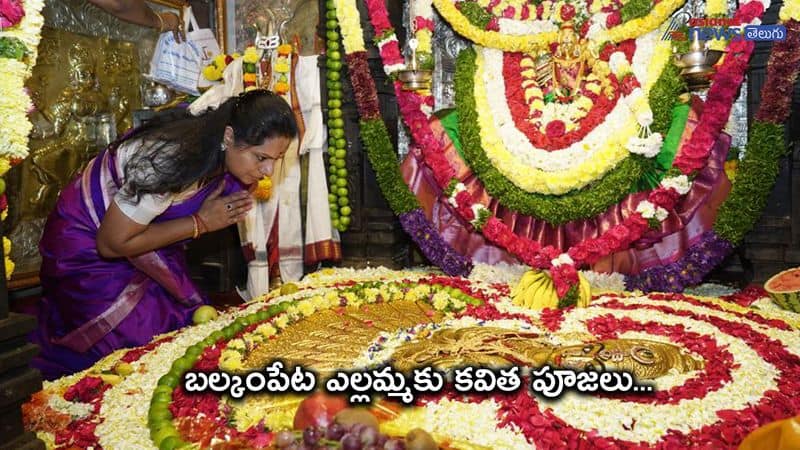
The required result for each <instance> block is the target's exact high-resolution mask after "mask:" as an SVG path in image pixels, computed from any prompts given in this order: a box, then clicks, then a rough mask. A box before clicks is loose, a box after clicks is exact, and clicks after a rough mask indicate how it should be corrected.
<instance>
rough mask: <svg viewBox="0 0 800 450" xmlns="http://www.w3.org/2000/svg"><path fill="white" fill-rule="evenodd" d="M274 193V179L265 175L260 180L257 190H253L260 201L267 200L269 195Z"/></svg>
mask: <svg viewBox="0 0 800 450" xmlns="http://www.w3.org/2000/svg"><path fill="white" fill-rule="evenodd" d="M271 195H272V179H271V178H270V177H264V178H262V179H260V180H258V186H256V190H255V192H253V196H255V198H256V200H260V201H262V202H263V201H267V200H269V197H270V196H271Z"/></svg>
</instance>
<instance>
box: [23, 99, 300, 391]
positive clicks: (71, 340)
mask: <svg viewBox="0 0 800 450" xmlns="http://www.w3.org/2000/svg"><path fill="white" fill-rule="evenodd" d="M296 134H297V125H296V123H295V121H294V116H293V114H292V111H291V108H290V107H289V105H288V103H286V101H285V100H283V99H282V98H280V97H278V96H276V95H274V94H272V93H271V92H268V91H253V92H249V93H247V94H243V95H241V96H239V97H234V98H232V99H229V100H227V101H226V102H225V103H223V104H222V105H220V107H219V108H217V109H216V110H213V111H208V112H206V113H204V114H203V115H201V116H198V117H192V116H188V115H186V116H184V117H181V118H178V119H177V120H175V119H173V120H169V121H167V120H164V121H161V122H152V123H149V124H148V125H146V126H145V127H142V128H140V129H137V130H135V131H133V132H132V133H130V134H129V135H126V136H125V137H123V138H122V139H121V140H120V141H118V142H116V143H114V144H112V145H111V146H109V148H107V149H105V150H103V151H102V152H101V153H100V154H99V155H98V156H97V157H95V158H94V159H93V160H92V161H91V162H90V163H89V164H88V166H87V168H86V169H85V170H84V171H83V172H82V173H81V174H79V175H78V176H77V177H76V179H75V180H73V182H72V183H71V184H69V185H68V186H66V187H65V188H64V189H63V191H62V192H61V195H60V197H59V199H58V203H57V205H56V207H55V209H54V210H53V211H52V212H51V214H50V216H49V217H48V220H47V224H46V225H45V229H44V234H43V236H42V240H41V242H40V245H39V249H40V252H41V254H42V267H41V273H40V278H41V285H42V301H41V304H40V311H39V326H38V329H37V330H36V331H35V332H34V333H32V335H31V339H32V341H33V342H34V343H36V344H38V345H39V346H40V347H41V352H40V354H39V355H38V356H37V357H36V358H35V359H34V361H33V365H34V366H35V367H37V368H38V369H39V370H41V371H42V374H43V376H44V377H45V379H54V378H57V377H60V376H63V375H65V374H69V373H73V372H76V371H79V370H83V369H85V368H87V367H89V366H91V365H92V364H94V363H95V362H96V361H97V360H99V359H100V358H102V357H103V356H105V355H108V354H109V353H111V352H113V351H115V350H117V349H120V348H125V347H135V346H139V345H144V344H146V343H148V342H149V341H150V340H151V339H152V338H153V336H154V335H157V334H161V333H165V332H168V331H171V330H175V329H177V328H180V327H183V326H185V325H188V324H189V323H190V321H191V317H192V314H193V312H194V310H195V309H197V308H198V307H199V306H200V305H202V304H205V303H207V300H206V298H205V297H204V296H203V294H201V293H200V292H199V291H198V290H197V288H196V287H195V286H194V284H193V283H192V281H191V279H190V277H189V274H188V270H187V266H186V260H185V253H184V248H185V244H186V242H188V240H189V239H192V238H196V237H197V236H199V235H200V234H202V233H204V232H211V231H216V230H219V229H221V228H224V227H227V226H229V225H232V224H234V223H236V222H238V221H240V220H242V219H243V218H244V217H245V215H246V214H247V211H248V210H249V209H250V208H251V206H252V200H251V198H250V194H249V192H248V190H247V187H248V186H249V185H252V184H254V183H256V182H257V181H258V180H259V179H261V178H262V177H263V176H265V175H271V173H272V166H273V163H274V161H275V160H277V159H280V158H282V157H283V154H284V153H285V152H286V148H287V147H288V145H289V143H290V141H291V139H292V138H294V137H295V136H296Z"/></svg>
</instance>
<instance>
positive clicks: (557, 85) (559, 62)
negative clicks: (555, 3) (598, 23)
mask: <svg viewBox="0 0 800 450" xmlns="http://www.w3.org/2000/svg"><path fill="white" fill-rule="evenodd" d="M595 59H596V58H595V57H594V55H592V54H591V51H590V50H589V45H588V41H587V40H586V39H581V38H580V37H579V36H578V33H576V32H575V28H574V25H573V23H572V21H567V22H564V23H563V24H562V25H561V28H560V29H559V31H558V47H557V48H556V51H555V52H554V53H553V55H552V61H551V69H552V76H551V77H550V80H551V81H552V89H553V90H554V91H555V92H556V94H557V95H561V96H565V97H569V96H570V95H571V94H572V93H574V92H575V91H576V90H577V89H578V88H579V87H580V84H581V81H582V80H583V77H584V76H586V75H587V73H588V71H589V70H590V69H591V67H592V65H593V62H594V60H595Z"/></svg>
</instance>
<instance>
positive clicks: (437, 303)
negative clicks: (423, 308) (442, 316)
mask: <svg viewBox="0 0 800 450" xmlns="http://www.w3.org/2000/svg"><path fill="white" fill-rule="evenodd" d="M431 303H432V304H433V307H434V308H436V309H438V310H439V311H442V310H444V309H446V308H447V306H448V305H449V304H450V297H449V296H448V295H447V294H446V293H445V292H443V291H439V292H437V293H435V294H433V300H432V302H431Z"/></svg>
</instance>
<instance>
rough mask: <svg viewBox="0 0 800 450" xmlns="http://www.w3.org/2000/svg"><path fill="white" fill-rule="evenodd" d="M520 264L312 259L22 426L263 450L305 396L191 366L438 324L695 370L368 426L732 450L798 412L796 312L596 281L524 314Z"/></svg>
mask: <svg viewBox="0 0 800 450" xmlns="http://www.w3.org/2000/svg"><path fill="white" fill-rule="evenodd" d="M522 271H524V268H518V267H490V266H484V265H478V266H476V267H475V269H474V270H473V272H474V276H473V277H471V278H470V279H466V278H459V277H453V278H451V277H446V276H443V275H442V274H441V273H440V272H438V271H432V270H425V269H419V270H410V271H391V270H388V269H383V268H376V269H367V270H360V271H357V270H352V269H325V270H322V271H320V272H317V273H315V274H311V275H309V276H307V277H306V278H305V279H304V280H303V281H302V282H300V283H298V284H297V289H296V290H295V289H293V290H295V291H296V292H293V293H291V294H286V295H281V294H280V292H279V291H278V290H276V291H274V292H272V293H270V294H268V295H267V296H265V297H263V298H260V299H258V300H256V301H254V302H251V303H248V304H245V305H242V306H240V307H234V308H231V309H229V310H227V311H226V312H224V313H222V314H221V315H220V316H219V317H218V318H217V319H215V320H213V321H211V322H207V323H204V324H201V325H196V326H193V327H189V328H185V329H182V330H179V331H176V332H173V333H170V334H168V335H165V336H161V337H159V338H157V339H155V340H154V341H153V343H151V344H150V345H148V346H145V347H141V348H136V349H128V350H120V351H118V352H115V353H113V354H111V355H109V356H108V357H106V358H105V359H103V360H102V361H100V362H99V363H98V364H96V365H95V366H94V367H92V368H90V369H88V370H86V371H84V372H81V373H77V374H75V375H72V376H68V377H65V378H62V379H59V380H56V381H54V382H48V383H45V388H44V390H43V391H42V392H40V393H38V394H36V395H35V396H34V398H33V399H32V400H31V401H30V402H29V403H28V404H26V405H25V408H24V417H25V423H26V427H27V428H28V429H29V430H31V431H35V432H36V433H37V435H38V436H39V437H40V438H41V439H43V440H44V441H45V442H46V443H47V445H48V448H61V449H66V448H76V447H78V448H88V447H93V448H109V449H111V448H126V449H134V448H136V449H138V448H141V449H147V448H161V449H165V448H168V449H173V448H181V447H184V446H186V445H187V444H190V443H191V444H196V445H198V446H199V447H201V448H228V449H229V448H254V449H258V448H272V447H270V446H271V445H274V444H275V439H276V436H277V433H279V432H281V431H283V430H284V429H287V428H288V429H291V428H292V425H293V422H292V420H293V417H294V415H295V411H296V410H297V408H298V404H299V402H300V400H302V398H303V395H299V394H290V395H285V394H281V395H269V394H267V393H264V392H261V393H245V394H244V396H243V398H238V396H236V395H233V394H232V392H233V391H230V390H227V392H228V393H227V394H224V393H215V392H213V391H206V392H204V393H192V392H187V390H186V389H185V388H184V384H183V382H184V380H186V379H187V378H185V377H186V374H187V373H188V372H191V373H195V374H199V373H206V374H211V373H212V372H213V371H217V370H222V371H224V373H225V374H227V375H226V376H233V375H235V374H246V373H249V371H250V370H253V369H258V370H260V371H264V370H265V369H264V368H265V367H266V366H267V365H268V360H269V358H270V357H271V355H283V356H284V361H285V362H286V363H287V364H289V365H291V364H292V362H295V363H302V364H303V365H304V367H305V368H314V369H316V370H317V372H318V374H320V375H318V376H319V377H322V376H324V374H326V373H330V372H329V371H330V370H332V369H369V368H373V367H381V365H382V364H383V363H384V362H387V361H390V360H391V361H392V362H393V363H395V364H401V363H403V361H405V362H408V360H406V359H403V358H404V357H403V355H408V354H416V353H415V351H414V350H413V349H414V348H416V347H415V345H422V346H425V347H426V348H428V347H427V346H430V345H437V342H441V341H437V340H436V339H435V338H436V336H437V333H456V335H458V333H462V332H469V333H483V332H485V333H489V334H488V336H498V335H499V336H500V337H499V338H498V339H500V340H501V341H502V340H503V339H506V341H503V342H507V343H508V345H514V344H513V342H514V339H519V338H520V337H525V338H526V339H533V341H531V342H533V343H534V344H535V346H542V348H545V349H552V348H567V349H568V348H585V346H586V345H588V344H587V343H591V342H600V341H602V342H607V343H608V342H610V343H611V344H606V345H612V346H613V345H615V344H613V342H622V344H621V345H623V348H625V347H624V345H626V344H625V341H626V340H634V342H650V344H645V345H656V346H658V345H670V346H674V347H675V348H677V349H679V350H680V352H681V355H683V356H681V358H683V360H684V361H691V362H692V364H691V365H690V366H689V369H687V368H686V367H684V368H683V369H680V368H679V367H678V366H673V368H672V369H670V370H669V371H666V372H663V373H660V374H659V375H658V376H657V377H656V378H654V379H653V380H652V382H653V383H654V384H653V386H654V388H655V391H654V392H653V393H652V394H648V395H643V394H637V393H632V392H631V393H627V394H614V395H612V394H602V393H593V394H581V395H579V394H577V393H574V392H567V393H565V394H564V395H562V396H561V397H560V398H558V399H548V398H546V397H543V396H541V395H535V394H532V393H531V392H530V391H529V390H528V389H527V388H526V389H519V390H517V391H515V392H511V393H500V392H495V393H471V394H459V393H458V392H456V391H454V390H452V388H449V387H445V388H444V389H443V390H442V391H441V392H439V393H438V394H436V393H428V394H425V395H424V396H420V397H419V398H417V399H416V400H415V401H413V402H412V404H411V405H409V406H408V407H401V406H400V405H399V404H396V403H395V402H388V403H386V400H385V399H384V400H381V399H376V401H377V402H378V403H377V405H378V406H380V405H382V404H384V405H395V406H394V407H391V408H390V409H388V410H387V409H385V410H387V411H393V413H391V414H388V415H384V416H382V417H381V425H380V427H381V432H383V433H386V434H387V435H389V436H402V435H404V434H405V433H406V432H408V430H410V429H411V428H415V427H423V428H425V429H426V430H427V431H428V432H430V434H431V435H432V436H433V437H434V438H435V439H436V440H437V442H438V443H439V445H441V446H444V447H446V448H464V449H474V448H492V449H503V448H519V449H522V448H577V445H578V443H579V442H580V443H581V445H582V447H581V448H597V449H600V448H603V449H606V448H626V449H634V448H636V449H645V448H659V449H671V448H674V449H683V448H694V447H698V448H700V447H702V448H716V449H735V448H736V447H737V445H738V443H739V442H741V440H742V439H743V438H744V437H745V436H746V435H747V434H748V433H750V432H751V431H753V430H754V429H755V428H757V427H758V426H760V425H763V424H765V423H768V422H770V421H773V420H778V419H783V418H787V417H792V416H794V415H797V414H798V413H800V399H799V398H798V397H797V396H796V395H794V394H795V393H796V392H797V390H798V389H799V388H800V381H798V380H800V333H798V332H797V330H798V327H800V315H798V314H795V313H792V312H788V311H784V310H781V309H779V308H775V307H774V306H772V302H771V301H770V300H769V299H768V298H766V294H765V292H764V291H763V290H761V289H757V288H751V289H747V290H745V291H742V292H738V293H734V294H731V295H728V296H725V297H723V298H710V297H695V296H690V295H683V294H650V295H643V294H633V293H624V292H616V293H612V292H609V293H607V294H602V295H595V298H594V300H593V301H592V303H591V304H590V305H589V306H588V307H586V308H574V307H568V308H562V309H556V310H553V309H545V310H543V311H531V310H529V309H527V308H520V307H518V306H516V305H514V304H513V303H512V302H511V299H510V296H509V292H510V287H511V286H513V285H514V284H515V283H516V281H517V279H518V278H519V275H520V273H521V272H522ZM586 276H587V278H590V279H592V280H597V281H598V282H600V283H604V286H599V289H598V290H607V289H608V288H613V287H615V286H617V287H618V286H619V282H618V281H613V280H611V279H610V278H608V276H607V275H592V274H589V273H587V274H586ZM608 290H613V289H608ZM284 292H287V291H284ZM413 305H416V306H413ZM389 310H392V311H395V313H394V314H387V313H386V311H389ZM308 330H313V333H310V334H309V331H308ZM342 330H347V333H346V334H343V332H342ZM476 330H477V331H476ZM313 335H317V337H314V336H313ZM340 335H341V336H343V337H346V338H347V342H346V343H344V341H340V340H339V339H340V338H337V336H340ZM464 336H465V339H468V338H469V336H470V335H469V334H465V335H464ZM483 336H484V338H482V339H487V338H486V336H487V335H483ZM428 339H430V341H427V340H428ZM507 339H511V340H510V341H508V340H507ZM642 340H644V341H642ZM320 341H324V342H320ZM464 342H465V341H464ZM486 342H490V341H486ZM491 342H493V341H491ZM483 345H491V344H486V343H484V344H483ZM526 345H527V344H526ZM574 346H577V347H574ZM473 351H475V352H478V353H469V352H467V353H462V356H463V357H465V358H480V350H479V348H477V349H473ZM547 351H550V350H547ZM409 352H410V353H409ZM563 355H564V356H563V357H564V358H569V356H567V355H568V353H566V352H565V353H563ZM523 378H524V386H526V387H527V386H528V385H529V383H530V379H529V378H527V376H526V377H523ZM320 386H322V384H320ZM464 424H468V425H469V426H463V425H464Z"/></svg>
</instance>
